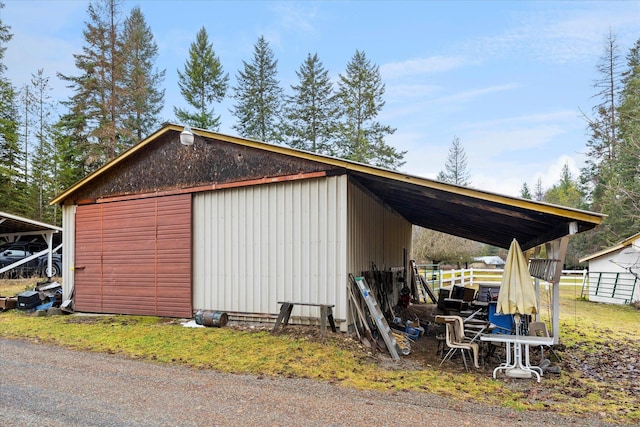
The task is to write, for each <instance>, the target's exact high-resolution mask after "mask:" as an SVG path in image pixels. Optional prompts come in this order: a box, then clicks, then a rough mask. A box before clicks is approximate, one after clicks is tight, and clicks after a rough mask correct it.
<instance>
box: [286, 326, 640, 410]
mask: <svg viewBox="0 0 640 427" xmlns="http://www.w3.org/2000/svg"><path fill="white" fill-rule="evenodd" d="M421 318H422V316H421ZM443 332H444V331H443V327H442V326H441V325H436V324H433V323H432V324H430V325H429V326H428V327H427V331H426V334H425V335H423V336H421V337H420V338H418V339H417V340H416V341H415V342H413V343H411V353H410V354H409V355H407V356H401V359H400V361H399V362H394V361H393V360H392V359H391V357H390V356H389V353H388V351H387V350H386V347H385V345H384V341H383V340H382V339H379V342H380V343H379V348H378V350H377V351H375V352H374V351H372V349H371V348H370V347H368V346H365V345H363V344H362V343H360V342H359V341H358V340H357V337H355V336H354V337H350V336H348V335H347V334H331V333H329V334H330V336H332V337H331V338H329V339H332V340H334V342H336V343H337V345H340V346H342V347H344V348H349V349H351V350H353V351H360V352H365V353H366V354H368V355H369V356H370V357H371V358H372V360H375V361H376V363H378V364H379V365H380V366H383V367H385V368H389V369H406V370H412V369H441V370H445V371H447V372H464V371H465V368H464V365H463V362H462V360H461V359H460V357H455V358H453V360H450V361H447V362H445V363H444V364H442V365H441V366H440V361H441V359H442V356H441V354H440V353H439V352H438V345H439V341H438V339H436V336H437V335H439V334H442V333H443ZM282 333H286V334H290V335H293V336H297V337H301V338H306V339H308V340H313V341H321V340H322V337H321V336H320V328H318V327H311V326H288V327H287V328H286V329H285V330H284V331H283V332H282ZM554 349H555V351H556V354H557V355H558V356H559V357H560V360H558V359H556V357H554V356H553V355H552V354H551V353H550V352H549V350H546V351H545V353H544V357H545V358H549V359H550V361H551V365H550V366H556V367H557V368H556V369H559V373H551V372H547V373H545V378H549V379H551V378H553V377H558V375H563V374H566V373H572V374H575V375H571V380H570V381H557V382H554V383H553V384H552V385H551V383H549V382H546V383H545V382H544V381H543V382H542V384H538V383H536V382H535V381H522V380H518V379H508V378H505V377H504V376H501V378H504V379H505V384H506V385H507V386H508V387H512V388H514V389H515V388H517V389H518V390H520V391H525V392H527V390H528V391H529V393H530V398H531V400H539V401H545V400H547V399H550V396H551V394H552V393H558V392H560V393H562V394H565V395H568V396H572V397H574V398H581V397H583V396H586V395H588V394H590V393H591V392H593V391H594V390H593V385H592V384H593V383H588V382H586V381H583V379H589V380H594V381H595V382H596V384H602V385H604V386H606V387H603V389H608V390H613V389H615V390H617V391H621V392H623V393H624V394H626V395H627V396H629V398H630V399H635V400H637V401H638V402H640V355H639V354H638V352H637V350H636V347H635V346H630V345H628V343H625V342H614V341H612V342H609V343H608V345H605V346H601V347H595V348H594V346H592V345H587V344H581V343H578V344H576V345H574V346H572V347H571V348H567V347H565V346H563V345H562V344H560V345H557V346H555V347H554ZM485 351H486V350H485ZM531 351H532V355H531V359H532V362H534V363H537V362H539V361H540V353H539V350H538V349H532V350H531ZM483 353H484V352H483ZM503 360H504V349H497V350H495V354H494V356H492V357H488V358H487V357H481V362H480V365H481V366H480V369H475V368H473V367H472V365H471V364H469V367H470V368H469V372H471V373H476V374H477V375H479V376H482V377H483V378H487V377H491V376H492V373H493V369H494V368H495V367H496V366H498V365H499V364H500V363H501V361H503ZM545 384H549V385H551V387H549V386H547V387H545ZM560 388H562V389H560ZM630 410H634V409H633V408H630Z"/></svg>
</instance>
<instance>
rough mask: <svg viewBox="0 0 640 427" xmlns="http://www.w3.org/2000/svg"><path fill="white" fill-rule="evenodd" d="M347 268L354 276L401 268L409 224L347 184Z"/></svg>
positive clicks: (409, 240) (409, 245)
mask: <svg viewBox="0 0 640 427" xmlns="http://www.w3.org/2000/svg"><path fill="white" fill-rule="evenodd" d="M348 200H349V202H348V204H349V231H348V235H349V246H348V248H349V249H348V250H349V256H348V262H347V265H348V269H349V272H350V273H352V274H353V275H354V276H359V275H360V274H361V273H362V271H369V270H371V263H372V262H374V263H375V264H376V267H377V268H378V269H379V270H387V269H389V268H391V267H402V263H403V251H404V249H406V250H407V254H410V253H411V223H409V222H408V221H407V220H406V219H404V218H403V217H402V216H400V215H399V214H398V213H396V212H395V211H393V210H391V209H389V208H388V207H387V206H385V205H383V204H382V203H381V202H380V201H379V200H378V199H377V198H374V197H373V196H371V195H370V194H369V193H368V192H366V191H364V190H362V189H361V188H360V187H359V186H357V185H356V184H354V183H349V197H348Z"/></svg>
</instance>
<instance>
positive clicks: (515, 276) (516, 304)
mask: <svg viewBox="0 0 640 427" xmlns="http://www.w3.org/2000/svg"><path fill="white" fill-rule="evenodd" d="M496 311H497V312H498V313H502V314H513V315H514V321H515V326H516V335H518V333H519V325H520V315H522V314H536V313H537V312H538V298H537V296H536V291H535V288H534V286H533V281H532V280H531V274H530V273H529V265H528V263H527V260H526V258H525V257H524V254H523V253H522V249H520V245H519V244H518V242H517V241H516V239H513V241H512V242H511V246H510V247H509V253H508V254H507V261H506V262H505V266H504V273H503V275H502V284H501V285H500V293H499V294H498V302H497V307H496ZM518 350H519V349H518ZM507 372H508V374H509V373H510V374H511V376H515V377H531V372H529V371H522V370H521V369H519V368H517V367H514V368H513V369H511V370H510V372H509V371H507Z"/></svg>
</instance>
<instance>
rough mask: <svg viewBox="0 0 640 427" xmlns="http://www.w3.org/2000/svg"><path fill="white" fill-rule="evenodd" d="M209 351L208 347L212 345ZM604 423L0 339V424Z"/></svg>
mask: <svg viewBox="0 0 640 427" xmlns="http://www.w3.org/2000/svg"><path fill="white" fill-rule="evenodd" d="M212 357H215V355H212ZM549 423H551V425H574V426H576V425H581V426H582V425H591V426H598V425H604V424H601V423H599V421H598V420H597V419H592V420H587V419H567V418H560V417H558V416H556V415H555V414H550V413H540V412H535V413H516V412H513V411H509V410H507V409H503V408H496V407H489V406H483V405H475V404H470V403H466V402H457V401H448V400H447V399H446V398H443V397H438V396H434V395H431V394H426V393H413V392H406V393H405V392H388V393H385V392H371V391H360V390H352V389H347V388H343V387H341V386H339V385H333V384H329V383H326V382H318V381H314V380H307V379H289V378H270V377H257V376H249V375H232V374H221V373H217V372H212V371H202V370H194V369H189V368H186V367H178V366H167V365H157V364H153V363H148V362H141V361H135V360H128V359H124V358H122V357H119V356H113V355H105V354H97V353H91V352H78V351H71V350H67V349H64V348H61V347H55V346H51V345H44V344H34V343H30V342H26V341H16V340H6V339H0V424H1V425H3V426H280V425H289V426H367V427H372V426H447V427H450V426H451V425H456V426H465V425H469V426H493V427H499V426H514V425H516V426H517V425H522V426H525V425H526V426H542V425H547V424H549Z"/></svg>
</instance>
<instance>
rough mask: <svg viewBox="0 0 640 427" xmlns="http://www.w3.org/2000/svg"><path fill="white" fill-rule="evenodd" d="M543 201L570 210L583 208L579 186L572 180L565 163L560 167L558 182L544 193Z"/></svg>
mask: <svg viewBox="0 0 640 427" xmlns="http://www.w3.org/2000/svg"><path fill="white" fill-rule="evenodd" d="M544 201H545V202H547V203H553V204H556V205H561V206H567V207H570V208H581V207H583V197H582V193H581V192H580V190H579V184H578V182H577V181H575V180H574V179H573V176H572V175H571V171H570V170H569V165H568V164H566V163H565V165H564V166H563V167H562V175H561V177H560V182H559V183H558V184H556V185H553V186H552V187H551V188H550V189H549V190H547V191H546V193H545V195H544Z"/></svg>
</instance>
